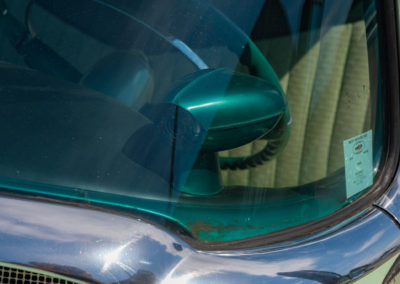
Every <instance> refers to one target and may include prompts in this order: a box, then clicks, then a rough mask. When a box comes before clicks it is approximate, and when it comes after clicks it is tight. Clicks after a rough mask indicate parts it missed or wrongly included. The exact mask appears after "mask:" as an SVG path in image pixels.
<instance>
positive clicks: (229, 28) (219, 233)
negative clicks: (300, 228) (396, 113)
mask: <svg viewBox="0 0 400 284" xmlns="http://www.w3.org/2000/svg"><path fill="white" fill-rule="evenodd" d="M0 12H1V13H0V101H1V103H0V118H1V121H2V123H1V125H0V161H1V162H0V185H1V187H2V188H3V191H12V192H19V193H24V194H30V195H38V194H39V195H45V196H53V197H54V198H57V197H58V198H63V199H65V198H67V199H69V200H71V199H72V200H75V201H76V202H78V200H79V202H84V203H85V202H88V203H92V204H97V205H99V206H101V205H102V204H103V205H111V206H115V208H125V209H124V210H134V211H133V212H139V213H140V212H142V213H145V214H148V216H150V215H151V216H158V217H157V218H159V220H165V221H159V222H167V221H168V222H172V223H174V224H177V225H178V227H180V228H182V229H183V230H184V231H185V232H186V233H187V234H189V235H190V236H191V237H193V238H195V239H197V240H202V241H208V242H211V241H231V240H238V239H244V238H248V237H253V236H258V235H264V234H267V233H270V232H274V231H278V230H281V229H286V228H289V227H293V226H296V225H300V224H303V223H306V222H309V221H313V220H317V219H321V218H323V217H326V216H328V215H330V214H332V213H334V212H335V211H337V210H338V209H340V208H343V207H345V206H350V205H351V204H350V203H351V202H352V201H353V200H355V199H357V198H360V197H361V196H362V195H363V194H364V193H365V192H367V191H368V189H369V188H370V187H371V186H372V185H373V181H374V177H375V176H376V174H377V172H378V166H379V162H380V156H381V154H380V153H381V148H382V141H381V140H382V125H381V124H382V111H381V107H382V104H381V94H380V81H379V57H378V44H377V38H378V34H377V33H378V31H377V28H376V10H375V3H374V1H369V0H353V1H349V0H325V1H323V0H322V1H309V0H301V1H290V0H256V1H232V0H206V1H204V0H143V1H142V0H137V1H129V0H69V1H58V0H32V1H28V0H27V1H23V0H21V1H12V0H0Z"/></svg>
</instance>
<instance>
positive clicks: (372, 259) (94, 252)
mask: <svg viewBox="0 0 400 284" xmlns="http://www.w3.org/2000/svg"><path fill="white" fill-rule="evenodd" d="M399 248H400V231H399V228H398V226H397V224H395V223H394V222H393V221H392V220H391V219H390V218H389V217H388V216H386V215H385V214H383V213H382V212H381V211H380V210H379V209H377V208H370V209H369V210H367V211H364V212H363V213H362V214H360V215H359V216H358V218H355V219H354V220H352V221H351V222H346V223H342V224H341V225H338V226H336V227H334V228H331V229H330V230H329V231H325V232H322V233H319V234H318V235H316V236H312V237H309V238H307V239H303V240H299V241H296V242H291V243H289V244H282V245H281V246H274V247H261V248H256V249H244V250H237V251H223V252H218V251H212V252H204V251H198V250H195V249H193V248H192V247H190V246H189V245H188V244H186V243H185V242H183V241H182V240H180V239H179V238H178V237H176V236H174V235H171V234H170V233H168V232H166V231H164V230H162V229H160V228H158V227H156V226H153V225H151V224H148V223H145V222H143V221H141V220H137V219H134V218H129V217H125V216H120V215H115V214H111V213H106V212H101V211H96V210H90V209H85V208H78V207H71V206H66V205H61V204H53V203H46V202H39V201H32V200H22V199H15V198H9V197H0V260H1V261H5V262H13V263H19V264H22V265H29V266H32V267H35V268H42V269H43V268H45V269H48V270H51V271H53V272H56V273H62V274H65V275H69V276H74V277H79V278H81V279H83V280H91V281H92V282H94V281H99V282H104V283H116V282H118V281H127V280H129V281H135V280H136V281H141V282H145V283H152V282H162V283H170V282H172V283H181V282H182V283H185V282H192V281H193V282H200V283H202V282H215V281H219V282H220V283H235V282H237V283H254V282H262V281H265V282H272V283H283V282H285V283H286V282H298V281H299V280H301V281H304V282H308V281H310V282H312V281H320V282H327V281H328V282H329V281H347V280H350V279H351V280H352V279H356V278H359V277H361V276H363V275H364V274H365V273H367V272H369V271H371V270H372V269H374V268H375V267H377V266H378V265H380V264H381V263H382V262H384V261H386V260H387V259H389V258H390V257H391V256H393V255H394V253H396V252H398V251H399ZM179 281H181V282H179Z"/></svg>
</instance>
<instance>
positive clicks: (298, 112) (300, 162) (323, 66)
mask: <svg viewBox="0 0 400 284" xmlns="http://www.w3.org/2000/svg"><path fill="white" fill-rule="evenodd" d="M282 40H284V39H282V38H276V39H272V40H265V41H259V42H257V44H258V46H259V47H260V49H261V50H262V51H263V53H264V54H265V55H266V57H267V58H268V57H269V56H270V55H271V54H273V53H274V49H277V48H278V49H282V46H285V45H283V44H282ZM299 41H301V36H300V37H299ZM288 56H294V52H293V51H288ZM288 70H289V71H288V72H286V73H285V74H284V75H283V76H281V78H280V80H281V84H282V87H283V89H284V90H285V92H286V93H287V97H288V101H289V107H290V111H291V113H292V117H293V126H292V133H291V137H290V140H289V143H288V144H287V146H286V148H285V150H284V151H283V152H282V153H281V154H280V155H279V156H278V157H277V158H276V159H275V160H273V161H270V162H268V163H266V164H264V165H262V166H258V167H256V168H252V169H250V170H241V171H240V170H235V171H232V170H226V171H224V173H223V181H224V184H226V185H245V186H259V187H286V186H295V185H299V184H305V183H309V182H312V181H315V180H318V179H321V178H324V177H326V176H327V175H329V174H331V173H333V172H335V171H336V170H338V169H340V168H341V167H343V165H344V158H343V140H344V139H347V138H350V137H352V136H355V135H358V134H360V133H362V132H363V131H364V130H366V129H369V117H370V114H369V112H370V110H369V108H370V107H369V72H368V57H367V46H366V36H365V26H364V22H356V23H351V24H346V25H341V26H335V27H332V28H330V29H329V30H328V31H327V32H326V33H325V34H324V35H322V36H321V40H320V41H319V42H317V43H316V44H314V45H313V46H312V48H310V49H309V50H308V51H307V52H306V53H305V54H304V55H303V56H301V57H300V58H298V60H296V61H295V63H294V64H293V66H292V67H291V68H288ZM265 143H266V142H265V141H256V142H255V143H252V144H249V145H245V146H243V147H240V148H237V149H234V150H231V151H226V152H224V153H222V154H221V155H227V156H243V155H249V154H251V153H255V152H257V151H259V150H260V149H261V148H262V147H263V145H265Z"/></svg>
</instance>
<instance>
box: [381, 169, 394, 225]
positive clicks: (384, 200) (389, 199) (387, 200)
mask: <svg viewBox="0 0 400 284" xmlns="http://www.w3.org/2000/svg"><path fill="white" fill-rule="evenodd" d="M375 205H376V206H378V207H380V208H382V209H383V210H385V211H386V212H387V213H388V214H390V215H391V216H392V217H393V218H394V219H395V220H396V221H397V222H398V223H399V224H400V169H398V170H397V174H396V177H395V178H394V180H393V182H392V184H391V186H390V188H389V190H388V191H387V192H386V194H384V195H382V197H381V198H380V199H379V200H378V201H377V202H376V203H375Z"/></svg>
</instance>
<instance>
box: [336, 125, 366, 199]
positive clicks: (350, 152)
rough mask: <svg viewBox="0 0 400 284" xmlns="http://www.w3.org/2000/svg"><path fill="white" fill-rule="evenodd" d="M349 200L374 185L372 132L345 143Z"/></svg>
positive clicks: (347, 194) (345, 165)
mask: <svg viewBox="0 0 400 284" xmlns="http://www.w3.org/2000/svg"><path fill="white" fill-rule="evenodd" d="M343 151H344V168H345V172H346V196H347V198H349V197H351V196H353V195H354V194H356V193H358V192H360V191H362V190H364V189H366V188H367V187H369V186H371V185H372V183H373V177H374V172H373V170H374V169H373V163H372V130H368V131H367V132H365V133H362V134H360V135H358V136H355V137H352V138H350V139H347V140H344V141H343Z"/></svg>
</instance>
